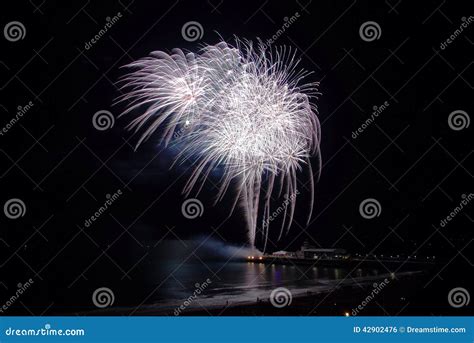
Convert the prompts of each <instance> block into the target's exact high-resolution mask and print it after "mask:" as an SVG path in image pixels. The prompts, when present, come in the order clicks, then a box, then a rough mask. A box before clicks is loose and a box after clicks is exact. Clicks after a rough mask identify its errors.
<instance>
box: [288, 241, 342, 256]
mask: <svg viewBox="0 0 474 343" xmlns="http://www.w3.org/2000/svg"><path fill="white" fill-rule="evenodd" d="M296 254H297V256H298V258H307V259H346V258H348V254H347V251H346V250H345V249H338V248H330V249H322V248H316V247H314V246H312V245H310V244H309V243H308V242H307V241H305V242H304V243H303V246H302V247H301V250H299V251H297V252H296Z"/></svg>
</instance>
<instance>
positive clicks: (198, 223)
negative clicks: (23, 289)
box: [0, 0, 474, 301]
mask: <svg viewBox="0 0 474 343" xmlns="http://www.w3.org/2000/svg"><path fill="white" fill-rule="evenodd" d="M463 3H464V6H463V5H461V4H458V3H456V5H454V4H449V3H448V2H446V3H443V4H442V3H441V2H440V1H427V2H424V3H423V4H422V5H421V4H418V3H414V2H410V1H400V2H396V1H386V2H378V3H377V4H375V2H369V1H337V2H336V1H315V0H313V1H307V0H302V1H299V0H298V1H296V2H295V1H286V2H276V1H266V2H265V1H263V2H262V1H249V2H245V1H234V2H232V1H221V2H219V1H216V0H214V1H212V0H211V1H177V2H172V1H171V2H167V1H159V2H158V1H153V2H152V1H129V0H125V1H101V2H95V3H89V2H83V3H81V2H74V3H69V2H59V1H58V2H56V1H46V2H44V3H42V4H41V5H39V4H36V5H35V4H33V3H29V2H24V3H15V4H13V3H12V2H10V3H9V4H2V5H1V7H2V11H1V25H2V28H3V27H4V26H5V25H7V24H8V23H9V22H11V21H19V22H21V23H22V24H23V25H24V27H25V30H26V35H25V36H24V38H23V39H22V40H18V41H16V42H11V41H8V40H7V39H4V37H3V36H1V37H0V51H1V57H0V64H1V67H0V80H1V84H2V87H1V90H0V96H1V98H0V99H1V100H0V104H1V106H0V111H1V112H0V119H1V122H0V125H1V126H2V127H4V126H5V125H6V124H7V123H9V122H10V120H11V119H12V118H14V117H15V116H16V113H17V111H18V109H17V108H18V106H22V107H24V106H25V105H26V104H28V103H29V102H30V101H31V102H32V103H33V106H32V107H31V109H29V110H28V111H27V112H26V113H25V114H24V115H23V116H22V117H21V119H19V120H18V122H17V123H15V124H14V125H13V126H12V127H11V128H10V129H9V130H8V131H7V132H4V133H3V135H1V136H0V147H1V152H2V153H1V154H0V168H1V169H0V174H1V175H2V177H1V178H0V189H1V192H0V203H1V204H2V207H3V204H4V203H5V202H7V201H8V200H9V199H14V198H15V199H16V198H18V199H21V200H22V201H23V202H24V204H25V207H26V213H25V215H24V216H23V217H21V218H18V219H16V220H12V219H8V218H6V216H4V215H3V213H2V216H0V228H1V229H0V239H1V242H0V246H1V248H0V251H1V254H0V257H1V258H2V261H6V262H5V263H3V262H2V271H1V274H0V275H1V276H2V278H5V280H4V281H3V282H4V283H5V284H9V283H11V284H12V285H13V284H15V283H17V282H20V280H24V279H28V278H29V277H31V276H32V275H33V276H34V277H36V278H38V277H41V278H42V279H44V280H46V281H44V284H46V285H48V287H49V289H50V290H51V289H53V288H54V289H56V290H55V291H54V292H55V293H56V294H57V298H61V297H64V298H67V297H68V296H70V293H68V292H70V290H69V289H68V287H67V286H68V285H70V284H71V282H73V281H74V280H75V279H76V278H78V277H79V278H80V279H81V280H83V279H84V280H85V279H87V277H89V278H91V277H92V276H91V275H90V274H93V275H103V276H104V277H106V278H113V277H115V274H114V273H115V272H116V271H115V270H114V267H112V268H111V263H110V260H109V257H110V258H112V259H113V260H114V261H118V262H117V263H118V264H120V265H121V266H122V267H123V268H124V269H125V270H128V269H129V268H130V267H131V266H133V265H134V264H135V263H137V260H138V258H139V257H140V256H142V255H143V253H142V252H141V250H140V249H141V247H140V245H139V244H138V243H137V242H143V241H156V240H160V239H163V238H168V239H174V238H177V237H179V238H181V239H184V238H193V237H198V236H202V235H209V234H211V233H213V238H215V239H218V240H225V241H227V242H228V243H232V244H242V243H245V241H246V231H245V221H244V218H243V216H242V215H241V211H236V213H235V214H234V215H233V216H232V217H231V218H230V219H229V220H228V221H226V222H225V223H223V221H224V219H225V218H226V216H227V214H228V207H229V201H228V200H226V201H224V202H222V203H219V204H217V205H216V206H214V207H213V206H212V199H213V196H214V195H215V192H216V189H215V187H214V185H213V183H215V182H216V180H212V179H211V180H210V181H211V182H209V183H208V184H206V186H205V188H204V190H203V192H202V194H200V195H199V199H200V200H201V201H202V203H203V204H204V213H203V215H202V217H200V218H198V219H195V220H189V219H186V218H184V217H183V216H182V214H181V204H182V203H183V201H184V200H185V197H184V196H183V195H182V194H181V190H182V188H183V186H184V184H185V182H186V180H187V177H189V175H190V174H189V171H187V168H186V167H187V166H181V167H177V168H173V169H170V166H171V163H172V159H173V152H172V151H165V152H162V153H158V152H159V151H160V149H161V147H160V146H158V142H157V139H156V137H152V138H151V139H150V140H148V141H146V142H145V143H144V144H143V145H141V146H140V147H139V149H138V150H136V151H135V150H134V147H135V144H136V142H137V139H138V137H137V136H132V134H131V133H130V132H128V131H127V130H125V126H126V125H127V124H128V122H129V120H130V118H131V117H132V116H133V114H132V116H124V117H120V118H118V115H119V114H120V113H121V111H123V110H124V105H123V104H119V105H116V106H112V103H113V102H114V99H115V98H116V97H117V96H119V95H120V91H119V90H118V89H117V86H116V82H117V80H118V78H119V77H120V76H122V75H124V73H125V70H124V69H121V68H120V67H122V66H124V65H125V64H127V63H129V62H131V61H133V60H136V59H138V58H141V57H145V56H147V55H148V54H149V53H150V52H151V51H154V50H163V51H170V50H171V49H173V48H182V49H187V50H190V51H196V50H197V49H198V48H199V44H201V43H209V44H213V43H216V42H217V41H218V40H219V39H220V38H219V35H221V36H222V37H223V38H224V39H226V40H229V41H231V40H232V35H237V36H239V37H242V38H247V39H256V38H257V37H260V38H262V39H263V40H266V39H268V38H270V37H272V36H273V35H274V34H275V33H276V32H277V31H278V30H279V29H280V28H281V27H282V25H283V23H284V20H285V19H284V18H285V17H291V16H293V15H295V13H296V12H298V14H299V18H298V19H297V20H296V22H294V23H293V24H292V25H291V26H290V27H289V28H288V29H286V31H285V32H284V33H283V34H282V35H281V36H280V37H278V39H277V41H276V42H275V45H283V44H285V45H290V46H292V47H294V48H296V49H297V52H298V55H299V56H300V57H301V59H302V60H301V66H302V67H303V68H305V69H307V70H310V71H313V72H314V73H313V74H312V75H311V76H310V80H311V81H319V82H320V83H321V84H320V91H321V93H322V95H321V96H320V98H319V100H318V102H317V105H318V108H319V114H318V117H319V119H320V121H321V124H322V143H321V151H322V159H323V170H322V174H321V178H320V181H319V182H318V183H317V185H316V204H315V207H314V212H313V218H312V220H311V223H310V225H309V226H308V227H305V225H304V216H303V214H304V213H305V208H303V204H304V203H305V200H306V199H307V191H306V190H305V189H304V188H301V192H302V195H301V203H298V210H297V211H298V213H297V216H296V217H295V223H294V225H293V226H292V230H291V232H290V233H289V234H288V236H287V237H285V238H284V239H282V240H281V241H280V242H277V241H276V238H277V237H276V236H275V235H271V237H270V239H271V241H272V243H271V244H270V246H269V247H270V250H277V249H288V250H294V249H297V248H299V247H300V246H301V244H302V243H303V241H304V240H309V241H310V243H312V244H314V245H319V246H321V247H332V246H337V247H341V248H346V249H348V250H350V251H352V252H354V253H355V252H363V253H367V252H371V251H372V250H373V249H375V252H376V253H380V252H382V253H383V252H387V253H403V254H405V253H406V254H411V253H413V252H415V253H416V252H417V253H419V254H425V255H426V254H429V255H438V256H440V257H443V258H445V259H446V260H447V261H449V260H451V259H454V262H453V263H451V264H450V265H449V268H447V270H450V269H451V268H452V269H453V270H455V269H456V268H464V266H465V265H466V259H463V258H462V255H467V251H468V250H469V249H470V247H471V246H472V245H470V244H471V241H472V209H471V208H472V205H468V207H467V208H466V209H464V210H463V211H461V213H459V214H458V215H456V216H455V218H454V219H453V220H452V221H450V222H449V223H448V224H447V225H446V226H445V227H444V228H443V227H440V221H441V220H442V219H443V218H445V217H446V216H448V215H449V214H450V212H451V211H452V210H453V209H454V208H455V207H456V206H458V205H459V204H460V203H461V200H462V199H463V198H462V196H463V194H465V195H468V194H470V193H472V191H473V183H472V167H471V166H472V156H471V154H472V126H469V127H466V128H464V129H462V130H453V129H452V128H451V127H450V126H449V123H448V117H449V115H450V113H452V112H453V111H456V110H461V111H465V112H466V113H467V115H468V118H469V116H472V109H473V107H472V104H473V101H472V84H473V79H472V76H473V68H472V42H473V39H474V38H473V35H472V25H473V24H470V26H468V27H467V28H464V31H463V32H461V33H460V34H459V36H457V37H456V38H455V39H454V40H453V41H452V42H451V43H449V44H448V45H447V47H446V48H445V49H441V47H440V45H441V44H442V43H443V42H445V41H446V39H448V38H449V36H450V35H452V34H453V33H454V32H455V31H456V29H458V28H459V27H460V25H461V23H462V22H463V21H462V18H463V16H466V14H467V13H468V12H469V11H468V10H467V4H468V2H467V1H465V2H463ZM118 12H120V13H121V18H119V20H118V21H117V22H116V23H115V24H114V25H113V27H111V28H110V29H109V31H108V32H107V33H105V34H104V35H103V36H102V37H101V38H100V39H99V40H98V41H97V42H96V43H95V44H93V45H92V46H91V47H90V48H89V49H86V48H85V45H86V43H87V42H89V41H90V40H91V39H92V38H93V37H94V36H95V35H96V34H97V33H98V32H99V31H100V30H101V28H103V26H104V25H105V23H106V20H107V19H106V18H107V17H113V16H115V15H117V13H118ZM189 21H197V22H199V23H200V24H201V25H202V27H203V29H204V32H203V37H202V39H200V40H198V41H195V42H188V41H186V40H185V39H183V37H182V35H181V28H182V26H183V25H184V24H185V23H186V22H189ZM368 21H374V22H376V23H378V25H379V27H380V30H381V35H380V37H379V38H378V39H376V40H373V41H370V42H367V41H364V40H362V39H361V36H360V35H359V28H360V27H361V25H362V24H363V23H365V22H368ZM2 32H3V30H2ZM384 103H387V104H388V106H386V108H385V109H384V110H383V111H382V112H381V113H380V114H379V116H378V117H377V118H376V119H375V121H374V123H372V124H371V125H370V126H368V127H367V128H366V129H365V130H364V131H363V132H362V133H361V134H360V135H359V136H358V137H356V138H353V137H352V135H353V132H354V131H356V130H357V129H358V128H359V127H361V125H362V124H363V123H364V122H365V121H366V120H367V118H369V117H370V116H371V114H372V112H373V107H374V106H379V107H380V106H381V105H382V104H384ZM100 110H107V111H110V112H111V113H112V114H113V116H114V118H115V123H114V126H113V127H112V128H110V129H108V130H104V131H99V130H97V129H95V128H94V126H93V125H92V118H93V115H94V114H95V113H96V112H97V111H100ZM304 180H305V178H304V176H303V175H302V176H301V178H300V180H299V183H300V187H301V185H302V184H303V183H304V182H305V181H304ZM119 189H120V190H121V191H122V193H123V195H121V196H120V198H119V199H118V200H117V201H116V202H114V204H113V205H112V206H111V207H110V209H109V210H108V211H107V213H105V214H104V215H102V216H101V217H100V218H99V219H98V220H97V221H96V222H94V224H93V225H92V226H91V227H89V228H85V227H84V222H85V220H86V219H87V218H88V217H90V216H91V215H92V214H93V213H94V212H95V211H96V210H97V209H98V208H99V207H100V206H101V205H102V204H103V203H104V201H105V200H106V195H107V194H113V193H114V192H116V191H117V190H119ZM369 198H371V199H376V200H377V201H378V202H379V203H380V206H381V212H380V214H379V216H378V217H375V218H373V219H365V218H363V217H362V216H361V214H360V212H359V205H360V204H361V202H362V201H363V200H365V199H369ZM276 204H277V203H276ZM277 206H278V205H277ZM170 230H171V231H170ZM215 230H217V231H216V232H215ZM259 244H260V243H259ZM420 246H421V248H420ZM418 249H419V250H418ZM104 251H105V253H104ZM94 261H97V263H94V265H93V267H92V268H91V269H88V266H90V265H91V263H92V262H94ZM144 261H145V262H146V260H144ZM145 262H144V263H145ZM140 263H141V262H140ZM470 267H471V268H472V264H470ZM81 271H82V272H81ZM88 273H89V274H88ZM5 275H7V276H5ZM0 290H1V287H0ZM51 292H53V291H52V290H51ZM59 301H60V300H59Z"/></svg>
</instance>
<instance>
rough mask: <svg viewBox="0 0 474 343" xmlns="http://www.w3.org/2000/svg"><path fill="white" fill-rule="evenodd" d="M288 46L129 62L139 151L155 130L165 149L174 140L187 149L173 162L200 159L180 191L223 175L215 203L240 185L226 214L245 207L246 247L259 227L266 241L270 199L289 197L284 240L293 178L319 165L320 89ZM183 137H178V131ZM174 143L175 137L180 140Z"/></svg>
mask: <svg viewBox="0 0 474 343" xmlns="http://www.w3.org/2000/svg"><path fill="white" fill-rule="evenodd" d="M298 62H299V61H298V60H296V59H295V53H294V52H292V50H291V49H290V48H287V47H280V48H276V49H273V50H269V49H265V47H264V46H263V44H261V43H258V44H257V45H254V44H253V43H252V42H250V41H242V40H239V39H237V38H236V40H235V44H234V45H230V44H228V43H226V42H223V41H222V42H220V43H218V44H216V45H206V46H204V47H202V49H201V50H200V51H199V53H197V54H194V53H191V52H189V53H185V52H183V51H182V50H180V49H174V50H173V51H172V53H171V54H167V53H165V52H161V51H159V52H153V53H151V55H150V57H147V58H143V59H140V60H138V61H136V62H133V63H131V64H129V65H128V67H130V68H133V70H134V71H133V72H132V73H130V74H129V75H127V76H125V77H124V78H123V80H122V82H123V85H122V89H125V90H126V91H127V92H126V94H125V95H123V96H122V97H121V98H120V100H121V101H124V100H126V101H128V102H129V106H128V109H127V110H126V111H125V112H124V113H128V112H132V111H133V113H135V112H140V113H141V114H139V115H138V116H136V117H135V118H134V119H133V120H132V122H131V123H130V125H129V128H130V129H133V130H135V131H136V132H137V131H141V132H142V135H141V137H140V139H139V141H138V143H137V146H138V145H139V144H140V143H142V142H143V140H145V139H147V138H148V137H149V136H150V135H151V134H153V133H154V132H155V131H156V130H158V132H159V133H160V138H161V140H162V142H163V143H164V144H165V145H168V144H169V143H170V142H171V141H172V140H173V139H179V140H180V141H181V143H183V144H182V146H183V149H182V150H181V152H180V153H179V154H177V156H176V161H180V160H181V161H183V160H185V159H187V158H189V157H191V156H192V157H193V160H195V161H196V163H195V166H194V169H193V171H192V174H191V176H190V178H189V180H188V182H187V184H186V186H185V187H184V190H183V192H184V193H185V194H186V195H187V196H188V195H189V194H190V192H192V191H193V190H195V191H196V193H199V191H200V190H201V188H202V186H203V184H204V182H205V180H206V179H208V177H209V174H210V173H211V172H212V171H213V170H215V169H216V168H217V167H219V168H221V169H222V170H223V173H222V176H221V178H220V180H219V191H218V194H217V195H216V202H217V201H219V200H221V199H222V198H223V197H224V195H225V194H226V193H227V191H228V189H229V187H230V185H231V184H232V183H233V182H235V183H236V184H237V185H238V186H237V189H236V191H235V193H234V196H235V198H234V199H235V201H234V202H233V205H232V208H231V210H230V213H232V212H233V211H234V209H235V207H236V206H237V204H238V203H239V202H240V205H241V206H242V208H243V209H244V213H245V218H246V221H247V228H248V233H249V242H250V244H252V246H253V245H254V244H255V239H256V232H257V225H258V222H257V221H260V220H261V231H262V234H263V237H264V238H265V240H264V242H265V246H266V242H267V238H268V228H269V222H270V213H271V211H270V203H271V200H272V199H278V198H280V197H285V198H286V199H292V201H291V202H290V203H289V205H288V206H285V207H284V216H283V220H282V224H281V227H280V231H279V239H280V238H281V237H282V235H283V234H285V233H286V232H287V231H288V230H289V228H290V225H291V223H292V220H293V215H294V211H295V203H296V201H295V197H296V194H297V192H298V191H297V179H296V176H297V172H299V171H301V170H303V169H306V170H307V171H308V174H309V183H310V189H311V201H310V204H309V211H308V212H309V213H308V220H309V218H310V217H311V212H312V208H313V201H314V180H313V171H312V169H311V163H310V160H309V158H310V157H311V156H316V157H317V160H318V166H317V175H318V176H319V171H320V167H321V159H320V158H319V156H320V154H319V143H320V126H319V121H318V118H317V116H316V113H317V109H316V106H315V105H314V100H315V99H317V96H318V95H319V93H318V91H317V87H318V83H304V82H303V79H304V78H305V77H307V76H308V74H310V73H309V72H306V71H304V70H298V68H297V67H298ZM183 129H185V134H180V135H176V133H177V132H182V131H183ZM177 137H178V138H177Z"/></svg>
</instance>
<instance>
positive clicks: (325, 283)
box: [149, 260, 380, 305]
mask: <svg viewBox="0 0 474 343" xmlns="http://www.w3.org/2000/svg"><path fill="white" fill-rule="evenodd" d="M160 267H161V268H160V269H161V272H160V273H159V275H154V277H153V278H151V279H150V280H149V281H150V282H152V283H155V282H156V285H157V286H158V285H160V283H161V285H160V286H159V288H158V289H157V291H156V292H155V294H154V298H153V299H152V302H153V303H160V304H174V303H175V304H179V303H180V302H182V301H183V299H186V298H188V297H189V296H190V295H192V294H193V292H194V291H195V290H196V283H198V284H202V283H203V282H205V281H206V280H207V279H210V280H211V283H210V284H209V286H208V287H207V288H206V290H205V291H203V292H202V294H201V295H200V296H199V301H200V303H201V304H207V305H219V304H222V303H226V302H227V301H229V302H233V303H236V302H245V301H255V300H256V299H257V298H260V299H264V298H268V296H269V293H270V292H271V290H272V289H274V288H276V287H286V288H288V289H290V290H291V292H292V294H293V295H297V294H304V293H306V292H308V291H311V292H319V291H326V290H328V289H332V288H334V287H335V286H336V285H338V284H339V283H340V281H341V280H342V279H344V278H345V277H346V276H347V275H348V273H349V271H350V270H348V269H345V268H332V267H313V266H310V265H273V264H264V263H254V262H238V261H233V262H224V261H222V262H219V261H211V262H209V261H206V262H204V261H196V260H194V261H189V262H185V263H182V264H181V265H180V262H177V261H170V260H169V261H163V264H161V266H160ZM170 275H171V276H170ZM351 276H352V278H355V279H357V280H359V282H364V281H370V280H375V279H377V278H379V277H380V276H379V273H378V271H377V270H374V269H358V270H356V271H354V272H353V274H352V275H351ZM352 278H347V279H348V280H350V282H353V281H352V280H353V279H352ZM370 282H372V281H370Z"/></svg>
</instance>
